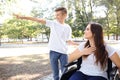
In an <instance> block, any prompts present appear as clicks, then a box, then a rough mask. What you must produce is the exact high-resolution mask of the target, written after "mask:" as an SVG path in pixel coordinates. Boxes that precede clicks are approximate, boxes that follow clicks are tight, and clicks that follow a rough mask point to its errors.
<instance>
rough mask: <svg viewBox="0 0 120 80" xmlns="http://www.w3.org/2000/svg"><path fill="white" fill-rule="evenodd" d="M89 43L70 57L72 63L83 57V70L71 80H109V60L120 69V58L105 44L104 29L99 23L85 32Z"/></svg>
mask: <svg viewBox="0 0 120 80" xmlns="http://www.w3.org/2000/svg"><path fill="white" fill-rule="evenodd" d="M84 37H85V38H86V39H87V42H83V43H81V44H80V45H79V47H78V49H76V50H75V51H74V52H73V53H71V54H70V55H69V57H68V61H69V62H72V61H74V60H76V59H78V58H79V57H81V56H82V64H81V68H80V69H79V70H78V71H77V72H75V73H74V74H73V75H72V76H71V77H70V79H69V80H107V79H108V78H107V72H106V70H107V65H108V62H107V61H108V58H110V59H111V61H112V62H113V63H114V64H115V65H116V66H117V67H118V68H119V72H120V57H119V55H118V54H117V52H116V50H115V49H114V48H112V47H110V46H109V45H108V44H105V42H104V40H103V29H102V26H101V25H100V24H98V23H89V24H88V26H87V27H86V29H85V31H84Z"/></svg>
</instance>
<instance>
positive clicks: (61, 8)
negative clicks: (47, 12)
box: [55, 7, 67, 14]
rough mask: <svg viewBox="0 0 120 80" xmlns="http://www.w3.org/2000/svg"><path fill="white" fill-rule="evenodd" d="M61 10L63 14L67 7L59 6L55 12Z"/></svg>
mask: <svg viewBox="0 0 120 80" xmlns="http://www.w3.org/2000/svg"><path fill="white" fill-rule="evenodd" d="M57 11H62V13H63V14H67V9H66V8H65V7H59V8H56V9H55V12H57Z"/></svg>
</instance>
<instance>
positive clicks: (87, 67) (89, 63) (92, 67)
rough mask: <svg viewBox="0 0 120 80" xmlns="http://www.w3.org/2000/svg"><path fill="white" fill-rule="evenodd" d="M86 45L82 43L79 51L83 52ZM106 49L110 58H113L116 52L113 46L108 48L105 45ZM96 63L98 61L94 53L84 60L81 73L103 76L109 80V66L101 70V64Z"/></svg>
mask: <svg viewBox="0 0 120 80" xmlns="http://www.w3.org/2000/svg"><path fill="white" fill-rule="evenodd" d="M84 45H85V42H83V43H81V44H80V45H79V50H83V48H84ZM105 48H106V50H107V52H108V57H110V56H112V55H113V54H114V53H115V52H116V50H115V49H114V48H112V47H111V46H108V45H107V44H105ZM95 61H96V58H95V56H94V53H93V54H90V55H89V56H88V57H87V58H86V59H83V60H82V64H81V68H80V71H81V72H83V73H84V74H86V75H89V76H102V77H105V78H106V79H107V72H106V71H107V66H106V68H105V69H104V70H103V69H101V67H100V64H98V65H97V64H96V63H95Z"/></svg>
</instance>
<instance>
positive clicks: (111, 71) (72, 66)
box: [60, 57, 120, 80]
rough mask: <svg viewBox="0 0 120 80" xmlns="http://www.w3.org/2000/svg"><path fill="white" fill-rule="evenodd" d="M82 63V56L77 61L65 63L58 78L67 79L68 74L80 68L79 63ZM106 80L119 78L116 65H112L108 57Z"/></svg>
mask: <svg viewBox="0 0 120 80" xmlns="http://www.w3.org/2000/svg"><path fill="white" fill-rule="evenodd" d="M81 63H82V57H80V58H79V59H78V60H77V61H74V62H71V63H69V64H67V65H66V66H65V68H64V71H63V74H62V75H61V78H60V80H69V78H70V76H71V75H72V74H73V73H74V72H76V71H77V70H79V69H80V67H81V66H80V65H81ZM107 74H108V80H120V77H119V74H118V68H117V67H116V66H114V67H113V64H112V61H111V60H110V59H108V70H107Z"/></svg>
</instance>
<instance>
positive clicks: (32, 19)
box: [13, 14, 46, 24]
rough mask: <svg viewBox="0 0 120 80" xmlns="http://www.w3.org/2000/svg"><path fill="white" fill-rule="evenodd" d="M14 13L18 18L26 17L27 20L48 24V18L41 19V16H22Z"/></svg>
mask: <svg viewBox="0 0 120 80" xmlns="http://www.w3.org/2000/svg"><path fill="white" fill-rule="evenodd" d="M13 15H14V16H16V18H18V19H26V20H31V21H36V22H39V23H41V24H46V20H44V19H41V18H35V17H27V16H20V15H18V14H13Z"/></svg>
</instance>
